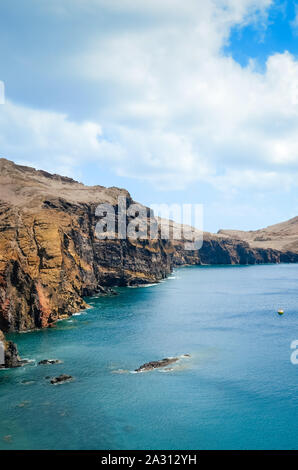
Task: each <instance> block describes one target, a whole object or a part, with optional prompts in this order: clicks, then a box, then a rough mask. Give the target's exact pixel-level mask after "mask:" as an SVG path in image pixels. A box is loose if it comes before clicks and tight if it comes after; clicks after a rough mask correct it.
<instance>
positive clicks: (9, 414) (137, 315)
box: [0, 264, 298, 450]
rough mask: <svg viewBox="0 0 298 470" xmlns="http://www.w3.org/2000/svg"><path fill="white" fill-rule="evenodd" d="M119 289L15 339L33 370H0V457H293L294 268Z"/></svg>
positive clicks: (197, 273) (296, 404)
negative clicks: (237, 452)
mask: <svg viewBox="0 0 298 470" xmlns="http://www.w3.org/2000/svg"><path fill="white" fill-rule="evenodd" d="M117 291H118V294H119V295H117V296H110V297H98V298H96V297H92V298H88V299H86V300H87V302H88V303H89V305H90V308H89V309H87V310H86V311H84V312H80V314H79V315H75V316H73V317H71V318H70V319H68V320H64V321H61V322H59V323H58V324H57V327H56V328H53V329H47V330H43V331H34V332H28V333H22V334H15V335H10V336H9V339H12V340H13V341H15V342H16V343H17V345H18V347H19V351H20V354H21V356H22V357H23V358H28V359H30V360H31V361H32V362H30V363H29V364H28V365H26V366H24V367H22V368H18V369H11V370H2V371H0V449H88V450H89V449H110V450H113V449H134V450H136V449H146V450H150V449H171V450H175V449H181V450H182V449H187V450H197V449H297V448H298V436H297V422H298V393H297V380H298V365H294V364H292V362H291V354H292V353H293V350H291V343H292V342H293V341H294V340H296V339H298V323H297V316H298V265H294V264H293V265H287V264H280V265H260V266H210V267H209V266H204V267H200V266H196V267H183V268H180V269H177V270H175V271H174V273H173V274H172V275H171V276H170V277H169V278H168V279H167V280H165V281H163V282H161V283H159V284H156V285H151V286H147V287H142V288H118V289H117ZM279 309H283V310H284V311H285V313H284V315H283V316H279V315H278V313H277V311H278V310H279ZM184 354H190V357H181V356H182V355H184ZM178 356H179V358H180V360H179V361H178V362H177V363H175V364H173V365H171V366H169V367H168V368H167V369H168V370H163V369H156V370H154V371H151V372H144V373H132V372H133V371H134V370H135V369H136V368H138V367H139V366H140V365H142V364H143V363H145V362H148V361H153V360H159V359H162V358H165V357H178ZM42 359H59V360H61V361H63V363H62V364H57V365H43V366H42V365H38V364H37V363H38V361H40V360H42ZM62 373H65V374H70V375H72V376H73V378H74V380H73V381H72V382H69V383H64V384H60V385H51V384H50V378H51V377H55V376H58V375H60V374H62Z"/></svg>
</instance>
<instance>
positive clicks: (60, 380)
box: [51, 374, 73, 385]
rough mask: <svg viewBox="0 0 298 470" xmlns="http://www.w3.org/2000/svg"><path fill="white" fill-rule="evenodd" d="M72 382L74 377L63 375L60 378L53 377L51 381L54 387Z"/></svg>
mask: <svg viewBox="0 0 298 470" xmlns="http://www.w3.org/2000/svg"><path fill="white" fill-rule="evenodd" d="M71 380H73V377H72V376H71V375H66V374H61V375H59V376H58V377H53V378H52V379H51V384H52V385H57V384H63V383H65V382H70V381H71Z"/></svg>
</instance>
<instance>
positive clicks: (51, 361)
mask: <svg viewBox="0 0 298 470" xmlns="http://www.w3.org/2000/svg"><path fill="white" fill-rule="evenodd" d="M53 364H62V361H60V360H59V359H43V360H42V361H39V363H38V365H39V366H45V365H53Z"/></svg>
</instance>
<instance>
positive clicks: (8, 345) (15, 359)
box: [0, 330, 25, 369]
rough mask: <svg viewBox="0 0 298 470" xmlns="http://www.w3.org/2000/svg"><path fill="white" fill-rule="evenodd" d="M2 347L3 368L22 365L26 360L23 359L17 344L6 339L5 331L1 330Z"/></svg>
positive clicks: (0, 366)
mask: <svg viewBox="0 0 298 470" xmlns="http://www.w3.org/2000/svg"><path fill="white" fill-rule="evenodd" d="M0 341H1V345H0V346H1V348H2V345H3V347H4V364H1V363H0V369H1V368H11V367H21V366H22V365H23V364H24V363H25V361H22V360H21V358H20V356H19V353H18V348H17V346H16V345H15V344H14V343H13V342H12V341H6V339H5V336H4V334H3V332H2V331H1V330H0Z"/></svg>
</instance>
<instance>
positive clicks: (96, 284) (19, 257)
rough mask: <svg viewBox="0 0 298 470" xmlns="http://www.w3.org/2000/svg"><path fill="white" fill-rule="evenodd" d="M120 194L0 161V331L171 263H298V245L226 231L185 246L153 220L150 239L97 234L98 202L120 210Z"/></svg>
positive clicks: (147, 277)
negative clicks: (266, 242) (278, 245)
mask: <svg viewBox="0 0 298 470" xmlns="http://www.w3.org/2000/svg"><path fill="white" fill-rule="evenodd" d="M119 196H123V197H125V198H126V201H127V205H129V204H131V203H132V202H133V200H132V198H131V196H130V195H129V193H128V192H127V191H125V190H124V189H119V188H114V187H112V188H105V187H102V186H93V187H87V186H84V185H83V184H81V183H78V182H76V181H74V180H72V179H70V178H66V177H61V176H59V175H51V174H49V173H46V172H44V171H37V170H35V169H33V168H29V167H24V166H19V165H15V164H14V163H13V162H10V161H8V160H5V159H0V330H2V331H4V332H12V331H24V330H28V329H34V328H44V327H48V326H51V325H53V324H54V323H55V322H56V321H57V320H58V319H61V318H64V317H66V316H69V315H71V314H72V313H74V312H77V311H78V310H80V309H83V308H85V307H86V303H85V301H84V300H83V297H84V296H88V295H94V294H96V293H109V292H110V290H109V288H110V287H112V286H126V285H134V284H142V283H151V282H155V281H158V280H161V279H163V278H164V277H166V276H167V275H168V274H169V273H170V272H171V270H172V269H173V267H174V266H179V265H183V264H238V263H241V264H249V263H250V264H254V263H267V262H280V261H287V262H297V261H298V251H295V250H293V251H292V250H289V249H288V248H287V249H282V250H278V249H275V248H274V247H264V246H254V245H252V244H250V243H249V241H248V240H246V239H241V238H240V237H238V236H231V234H230V233H228V234H227V233H226V232H225V233H222V234H216V235H213V234H209V233H206V234H204V243H203V247H202V248H201V249H200V250H199V251H198V250H196V251H186V250H185V248H184V242H183V241H169V240H164V239H162V237H161V235H160V223H159V222H158V225H159V236H158V237H157V239H155V240H134V239H114V240H99V239H98V238H97V237H96V234H95V227H96V223H97V222H98V217H96V207H97V206H98V205H99V204H102V203H108V204H110V205H112V206H113V207H114V208H115V211H116V213H117V214H118V210H119V208H118V205H117V204H118V197H119ZM142 207H143V206H142ZM146 214H147V215H149V214H150V211H149V209H146ZM147 215H146V217H147ZM127 220H129V217H127ZM172 225H174V224H172ZM297 233H298V231H297Z"/></svg>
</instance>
